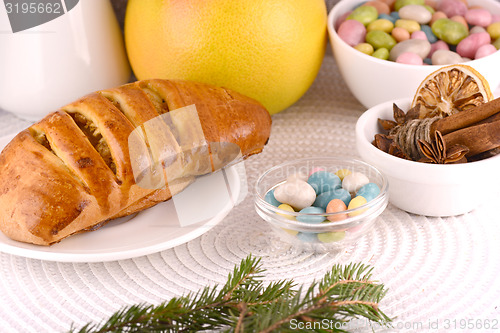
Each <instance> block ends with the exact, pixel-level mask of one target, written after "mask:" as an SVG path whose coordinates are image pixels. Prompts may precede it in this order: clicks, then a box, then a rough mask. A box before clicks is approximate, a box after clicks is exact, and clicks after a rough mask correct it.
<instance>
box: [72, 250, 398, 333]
mask: <svg viewBox="0 0 500 333" xmlns="http://www.w3.org/2000/svg"><path fill="white" fill-rule="evenodd" d="M263 273H264V269H262V267H261V265H260V258H255V257H253V256H251V255H249V256H248V257H246V258H245V259H243V260H242V261H241V263H240V264H239V265H237V266H235V268H234V270H233V271H232V272H231V273H230V274H229V275H228V279H227V282H226V283H225V284H224V285H223V286H222V287H218V286H214V287H205V288H203V289H201V290H200V291H198V292H197V293H189V294H187V295H185V296H182V297H175V298H172V299H170V300H169V301H166V302H163V303H161V304H159V305H151V304H137V305H132V306H128V307H124V308H123V309H121V310H119V311H117V312H115V313H114V314H113V315H111V316H110V317H109V318H108V319H107V320H105V321H103V322H102V323H99V324H96V323H88V324H87V325H85V326H83V327H82V328H80V329H78V330H76V329H74V328H72V329H71V330H70V332H73V333H74V332H79V333H107V332H200V331H213V330H219V331H227V332H236V333H239V332H261V333H266V332H275V331H280V332H297V330H298V329H299V330H301V328H304V329H305V330H307V331H311V332H346V330H345V329H344V328H345V324H346V323H349V321H351V320H354V319H360V318H364V319H366V320H368V321H370V322H373V323H377V324H379V325H385V326H388V325H389V324H390V321H391V319H390V318H389V317H387V316H386V315H385V314H384V313H383V312H382V311H381V310H380V308H379V302H380V300H381V299H382V298H383V297H384V295H385V294H386V292H387V291H386V289H385V288H384V286H383V285H382V284H377V283H376V282H374V281H373V280H372V278H371V277H372V268H370V267H369V266H366V265H364V264H349V265H346V266H341V265H335V266H333V267H332V269H331V270H330V271H329V272H327V273H326V274H325V275H324V277H323V278H322V279H321V280H320V281H314V282H313V283H311V284H310V285H309V287H308V288H307V289H303V288H304V287H303V286H301V287H299V288H298V289H297V288H296V287H297V286H296V284H295V283H294V281H293V280H280V281H276V282H272V283H269V284H267V285H264V283H263V282H262V279H261V278H262V274H263Z"/></svg>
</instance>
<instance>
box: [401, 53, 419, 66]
mask: <svg viewBox="0 0 500 333" xmlns="http://www.w3.org/2000/svg"><path fill="white" fill-rule="evenodd" d="M396 62H398V63H400V64H407V65H423V63H424V62H423V60H422V58H420V56H419V55H418V54H416V53H412V52H403V53H401V54H400V55H399V56H398V57H397V59H396Z"/></svg>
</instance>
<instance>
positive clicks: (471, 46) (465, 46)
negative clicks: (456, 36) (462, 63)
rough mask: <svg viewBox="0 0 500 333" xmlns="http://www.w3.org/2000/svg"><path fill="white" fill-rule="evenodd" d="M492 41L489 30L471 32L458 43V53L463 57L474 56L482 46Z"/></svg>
mask: <svg viewBox="0 0 500 333" xmlns="http://www.w3.org/2000/svg"><path fill="white" fill-rule="evenodd" d="M490 42H491V37H490V34H489V33H487V32H478V33H476V34H471V35H469V36H467V37H465V38H464V39H462V40H461V41H460V43H458V45H457V53H458V54H460V55H461V56H462V57H467V58H474V55H475V54H476V52H477V50H478V49H479V47H480V46H482V45H486V44H489V43H490Z"/></svg>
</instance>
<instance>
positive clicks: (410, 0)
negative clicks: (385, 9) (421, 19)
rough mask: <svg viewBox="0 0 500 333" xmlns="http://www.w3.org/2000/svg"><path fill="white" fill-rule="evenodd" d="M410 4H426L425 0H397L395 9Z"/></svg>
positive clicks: (397, 9)
mask: <svg viewBox="0 0 500 333" xmlns="http://www.w3.org/2000/svg"><path fill="white" fill-rule="evenodd" d="M408 5H425V0H396V2H395V3H394V10H396V11H399V10H400V9H401V8H403V7H404V6H408Z"/></svg>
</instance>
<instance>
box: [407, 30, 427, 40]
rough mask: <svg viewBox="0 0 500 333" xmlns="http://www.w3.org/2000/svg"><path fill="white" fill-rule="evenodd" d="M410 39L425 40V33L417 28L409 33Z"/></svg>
mask: <svg viewBox="0 0 500 333" xmlns="http://www.w3.org/2000/svg"><path fill="white" fill-rule="evenodd" d="M411 39H422V40H427V35H426V34H425V32H423V31H422V30H417V31H414V32H412V33H411Z"/></svg>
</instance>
